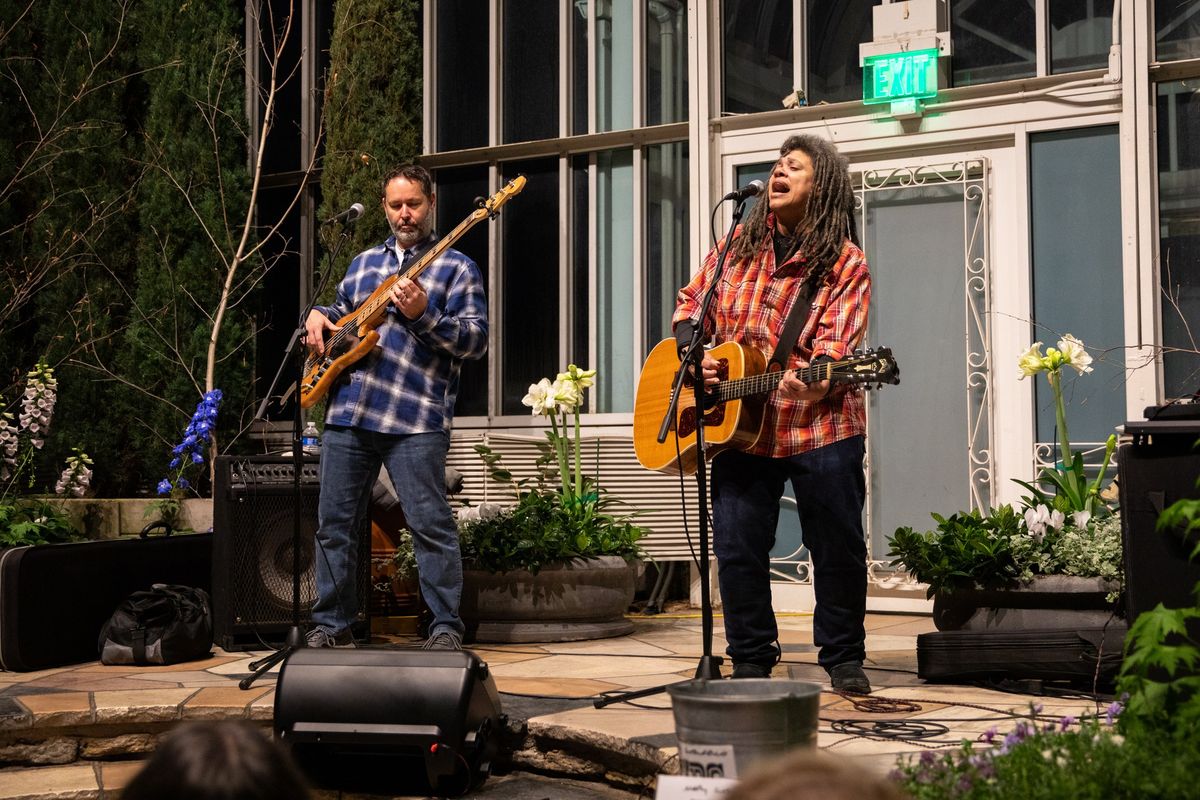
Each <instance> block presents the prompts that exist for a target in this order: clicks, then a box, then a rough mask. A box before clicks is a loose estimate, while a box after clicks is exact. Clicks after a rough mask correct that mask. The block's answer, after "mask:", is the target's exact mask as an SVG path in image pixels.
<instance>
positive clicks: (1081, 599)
mask: <svg viewBox="0 0 1200 800" xmlns="http://www.w3.org/2000/svg"><path fill="white" fill-rule="evenodd" d="M1116 588H1117V586H1116V584H1114V583H1112V582H1111V581H1106V580H1104V579H1103V578H1079V577H1076V576H1073V575H1039V576H1037V577H1035V578H1034V579H1033V580H1031V581H1029V582H1028V583H1025V584H1022V585H1021V586H1017V587H1014V588H1012V589H961V590H957V591H954V592H951V593H947V594H943V593H940V592H939V593H938V594H936V595H934V597H933V624H934V625H935V626H937V629H938V630H939V631H979V632H986V631H1031V630H1061V629H1072V630H1080V629H1084V628H1103V627H1104V625H1105V623H1106V622H1108V621H1109V620H1110V619H1111V617H1112V614H1113V611H1114V610H1115V609H1116V607H1117V606H1116V604H1115V603H1110V602H1108V600H1107V595H1108V593H1109V592H1110V591H1113V590H1115V589H1116Z"/></svg>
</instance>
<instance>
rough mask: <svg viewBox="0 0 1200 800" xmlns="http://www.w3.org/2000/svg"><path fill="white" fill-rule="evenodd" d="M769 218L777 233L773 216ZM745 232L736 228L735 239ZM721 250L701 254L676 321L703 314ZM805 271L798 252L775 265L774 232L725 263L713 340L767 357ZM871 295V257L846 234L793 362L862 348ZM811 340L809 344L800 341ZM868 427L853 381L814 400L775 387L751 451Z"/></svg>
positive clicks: (782, 450) (709, 323) (817, 442)
mask: <svg viewBox="0 0 1200 800" xmlns="http://www.w3.org/2000/svg"><path fill="white" fill-rule="evenodd" d="M768 223H769V225H770V229H771V230H772V231H773V230H774V220H773V218H772V219H769V220H768ZM740 233H741V229H740V228H739V230H738V232H737V233H736V234H735V237H736V236H737V235H740ZM717 252H718V251H717V249H713V250H712V251H711V252H710V253H709V254H708V256H707V257H706V258H705V259H704V267H703V268H702V269H701V270H700V271H699V272H697V273H696V274H695V276H693V278H692V280H691V282H689V283H688V285H687V286H685V287H683V288H682V289H680V290H679V295H678V298H677V305H676V308H675V316H674V317H673V320H672V322H673V324H678V323H679V322H681V321H683V320H686V319H693V320H694V319H695V318H696V316H697V315H698V314H699V313H700V302H701V301H702V300H703V298H704V292H705V290H706V289H707V288H708V284H709V282H710V280H711V279H712V274H713V270H714V269H715V268H716V263H717ZM807 271H808V266H807V263H806V262H805V259H804V257H803V256H802V255H800V254H796V255H794V256H792V257H791V258H790V259H789V260H788V261H787V262H786V263H784V264H783V265H782V266H780V267H779V268H778V269H777V268H776V266H775V252H774V249H773V247H772V245H771V240H770V239H769V238H768V239H767V240H766V241H765V242H764V243H763V246H762V248H761V249H760V250H759V252H758V254H757V255H756V256H754V258H749V259H743V260H741V261H737V262H732V263H731V262H726V265H725V271H724V273H723V275H722V276H721V285H720V287H719V288H718V290H717V296H716V297H715V298H714V301H713V306H712V308H711V309H710V310H709V315H708V318H707V319H706V320H705V323H704V331H705V333H706V334H707V336H708V341H709V342H711V343H712V344H720V343H722V342H727V341H734V342H738V343H739V344H742V345H744V346H746V347H753V348H755V349H757V350H760V351H761V352H762V353H763V354H764V355H765V356H766V357H767V358H770V357H771V353H772V352H773V351H774V349H775V344H776V342H777V341H778V339H779V334H780V333H781V332H782V331H783V326H784V324H785V323H786V321H787V315H788V312H789V311H791V307H792V303H793V301H794V300H795V297H796V293H797V292H798V291H799V289H800V285H801V283H802V281H803V279H804V277H805V275H806V274H807ZM870 299H871V275H870V272H869V271H868V269H867V259H866V256H865V255H863V252H862V250H860V249H859V248H858V247H856V246H855V245H854V244H853V243H852V242H850V241H849V240H847V241H846V243H845V245H844V246H843V247H842V254H841V256H840V257H839V258H838V261H837V263H836V264H835V265H834V266H833V268H832V269H831V270H829V272H828V274H827V275H826V277H825V280H823V281H822V283H821V285H820V287H819V288H818V289H817V291H816V293H815V295H813V298H812V308H813V311H812V312H811V313H810V314H809V317H808V320H807V322H806V323H805V324H804V327H803V328H802V329H801V331H800V336H799V337H798V340H797V344H796V346H795V347H794V349H793V351H792V354H791V358H790V363H789V366H791V367H798V366H800V365H801V364H802V363H808V362H811V361H812V359H814V358H816V357H817V356H821V355H826V356H829V357H830V358H833V359H840V358H843V357H844V356H846V355H847V354H848V353H850V352H851V351H852V350H853V349H854V348H856V347H858V346H859V345H860V344H861V342H862V338H863V335H864V334H865V332H866V328H867V306H868V305H869V303H870ZM810 342H811V345H812V346H811V349H810V348H809V347H807V346H804V347H802V346H801V345H802V344H803V345H807V344H808V343H810ZM866 431H867V423H866V410H865V404H864V402H863V393H862V391H861V390H860V389H858V388H856V387H849V386H845V385H842V386H839V385H837V384H834V385H832V386H831V387H830V391H829V394H828V395H827V396H826V397H825V398H823V399H822V400H819V401H817V402H815V403H807V402H800V401H794V400H785V399H784V398H783V397H782V396H781V395H780V394H779V393H778V392H772V393H771V394H769V395H768V396H767V403H766V409H765V414H764V420H763V428H762V436H760V437H759V440H758V441H757V442H756V443H755V444H754V445H753V446H752V447H749V448H747V449H746V452H748V453H754V454H756V455H762V456H769V457H771V458H782V457H785V456H791V455H796V454H797V453H804V452H807V451H809V450H814V449H816V448H818V447H823V446H825V445H828V444H833V443H834V442H838V441H841V440H842V439H846V438H849V437H851V436H855V435H858V434H865V433H866Z"/></svg>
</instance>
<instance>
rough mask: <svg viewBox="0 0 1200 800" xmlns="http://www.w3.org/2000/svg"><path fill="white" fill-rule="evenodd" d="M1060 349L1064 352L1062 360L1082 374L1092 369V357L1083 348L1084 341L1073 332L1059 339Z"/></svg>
mask: <svg viewBox="0 0 1200 800" xmlns="http://www.w3.org/2000/svg"><path fill="white" fill-rule="evenodd" d="M1058 350H1059V352H1060V353H1062V362H1063V363H1064V364H1066V365H1067V366H1070V367H1074V368H1075V370H1076V371H1077V372H1078V373H1079V374H1080V375H1082V374H1084V373H1085V372H1091V371H1092V367H1091V364H1092V357H1091V356H1090V355H1088V352H1087V350H1084V349H1083V342H1081V341H1079V340H1078V339H1076V338H1075V337H1074V336H1072V335H1071V334H1069V333H1068V334H1067V335H1066V336H1064V337H1063V338H1061V339H1059V340H1058Z"/></svg>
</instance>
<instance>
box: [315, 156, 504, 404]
mask: <svg viewBox="0 0 1200 800" xmlns="http://www.w3.org/2000/svg"><path fill="white" fill-rule="evenodd" d="M524 188H525V176H524V175H518V176H517V177H515V178H513V179H512V180H511V181H509V183H508V185H507V186H505V187H504V188H503V189H501V190H500V191H498V192H496V193H495V194H494V195H492V196H491V197H489V198H488V199H487V200H484V201H483V203H482V204H481V205H480V206H479V208H477V209H475V210H474V211H472V212H471V213H470V214H469V215H468V216H467V218H466V219H464V220H463V221H462V222H460V223H459V224H458V227H457V228H455V229H454V230H452V231H450V233H448V234H446V236H445V237H443V238H442V240H441V241H439V242H438V243H437V244H435V245H434V246H433V247H431V248H429V249H428V250H426V251H425V254H424V255H422V256H421V257H420V258H419V259H417V261H415V262H414V263H413V264H412V265H410V266H409V268H408V269H407V270H405V271H404V273H403V275H401V274H400V273H397V274H395V275H389V276H388V277H387V278H385V279H384V280H383V282H382V283H380V284H379V286H378V287H377V288H376V289H375V291H373V292H371V296H370V297H368V298H367V299H366V300H365V301H363V304H362V305H360V306H359V307H358V308H356V309H355V310H354V311H352V312H350V313H349V314H347V315H346V316H344V317H342V318H341V319H340V320H338V325H339V327H338V329H337V330H336V331H335V332H334V333H333V334H332V335H330V337H329V339H328V340H327V341H326V342H325V351H324V352H323V353H321V354H320V355H317V354H315V353H310V354H309V356H308V358H307V359H305V362H304V378H303V380H302V381H301V383H300V406H301V407H302V408H311V407H312V406H313V405H315V404H316V403H317V402H318V401H319V400H320V399H321V398H322V397H324V396H325V395H326V394H328V393H329V389H330V387H332V386H333V383H334V381H336V380H337V379H338V376H339V375H341V374H342V372H344V371H345V370H346V369H347V368H349V367H350V366H352V365H353V364H354V363H355V362H356V361H358V360H360V359H361V358H363V357H364V356H365V355H366V354H367V353H369V352H371V350H373V349H374V348H375V345H377V344H378V343H379V331H377V330H376V328H378V327H379V325H380V324H381V323H382V322H383V318H384V315H385V314H386V312H387V304H388V303H389V302H390V301H391V291H392V286H394V285H395V283H396V281H398V280H400V278H401V277H404V278H408V279H409V280H413V281H415V280H416V279H417V276H418V275H420V274H421V273H422V272H424V271H425V269H426V268H427V267H428V266H429V265H430V264H432V263H433V262H434V261H435V260H437V258H438V256H440V255H441V254H442V253H444V252H446V250H447V249H448V248H449V247H450V245H452V244H454V243H455V242H457V241H458V240H459V238H461V237H462V235H463V234H464V233H466V232H467V231H469V230H471V228H473V227H474V226H475V224H476V223H478V222H481V221H482V220H484V219H493V218H495V216H496V215H497V214H499V213H500V207H501V206H503V205H504V204H505V203H507V202H508V201H509V198H511V197H513V196H515V195H517V194H519V193H520V191H521V190H522V189H524Z"/></svg>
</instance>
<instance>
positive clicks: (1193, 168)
mask: <svg viewBox="0 0 1200 800" xmlns="http://www.w3.org/2000/svg"><path fill="white" fill-rule="evenodd" d="M1157 116H1158V126H1157V127H1158V224H1159V243H1158V261H1159V264H1158V266H1159V275H1160V281H1161V286H1162V293H1161V296H1160V298H1159V300H1160V304H1161V311H1160V317H1161V319H1162V343H1163V346H1164V348H1165V352H1164V355H1163V390H1164V394H1165V396H1166V397H1167V398H1168V399H1171V398H1177V397H1186V396H1190V395H1193V394H1195V393H1196V392H1200V343H1198V341H1197V339H1198V338H1200V325H1197V320H1200V78H1193V79H1191V80H1185V81H1172V82H1169V83H1162V84H1159V85H1158V108H1157Z"/></svg>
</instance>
